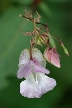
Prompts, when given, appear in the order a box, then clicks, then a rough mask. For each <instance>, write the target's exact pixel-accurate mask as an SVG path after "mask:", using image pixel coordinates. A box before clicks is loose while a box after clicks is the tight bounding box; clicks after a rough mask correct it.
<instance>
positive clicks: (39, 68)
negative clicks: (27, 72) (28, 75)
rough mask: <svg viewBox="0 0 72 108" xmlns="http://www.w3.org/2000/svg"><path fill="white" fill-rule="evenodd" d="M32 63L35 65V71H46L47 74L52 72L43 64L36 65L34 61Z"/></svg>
mask: <svg viewBox="0 0 72 108" xmlns="http://www.w3.org/2000/svg"><path fill="white" fill-rule="evenodd" d="M31 65H32V66H33V67H34V72H39V73H46V74H49V73H50V71H49V70H47V69H46V68H44V67H42V66H41V65H36V64H35V63H33V62H31Z"/></svg>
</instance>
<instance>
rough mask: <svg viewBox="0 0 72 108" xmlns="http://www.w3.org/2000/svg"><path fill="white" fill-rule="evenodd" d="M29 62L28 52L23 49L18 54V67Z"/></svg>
mask: <svg viewBox="0 0 72 108" xmlns="http://www.w3.org/2000/svg"><path fill="white" fill-rule="evenodd" d="M29 60H30V54H29V50H28V49H24V50H23V51H22V52H21V54H20V58H19V64H18V66H21V65H25V64H27V63H28V62H29Z"/></svg>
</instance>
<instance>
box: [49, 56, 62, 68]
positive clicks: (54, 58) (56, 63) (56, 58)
mask: <svg viewBox="0 0 72 108" xmlns="http://www.w3.org/2000/svg"><path fill="white" fill-rule="evenodd" d="M51 63H52V64H53V65H54V66H56V67H58V68H60V59H59V56H58V55H57V54H52V56H51Z"/></svg>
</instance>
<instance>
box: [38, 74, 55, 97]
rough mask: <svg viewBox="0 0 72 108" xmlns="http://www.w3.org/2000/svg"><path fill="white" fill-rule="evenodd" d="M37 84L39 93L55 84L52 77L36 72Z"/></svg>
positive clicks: (48, 89) (46, 90)
mask: <svg viewBox="0 0 72 108" xmlns="http://www.w3.org/2000/svg"><path fill="white" fill-rule="evenodd" d="M37 78H38V82H39V83H38V86H39V89H40V91H41V95H42V94H44V93H46V92H48V91H50V90H52V89H53V88H54V87H55V86H56V81H55V79H53V78H50V77H48V76H46V75H45V74H38V75H37Z"/></svg>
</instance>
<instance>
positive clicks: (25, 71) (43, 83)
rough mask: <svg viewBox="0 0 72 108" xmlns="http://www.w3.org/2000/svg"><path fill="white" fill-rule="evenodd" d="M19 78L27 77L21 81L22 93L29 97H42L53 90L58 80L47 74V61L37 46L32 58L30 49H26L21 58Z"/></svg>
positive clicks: (33, 50)
mask: <svg viewBox="0 0 72 108" xmlns="http://www.w3.org/2000/svg"><path fill="white" fill-rule="evenodd" d="M18 66H19V70H18V73H17V77H18V78H20V79H21V78H23V77H24V78H25V80H24V81H22V82H21V83H20V93H21V95H22V96H24V97H28V98H40V97H41V96H42V94H44V93H46V92H48V91H50V90H52V89H53V88H54V87H55V86H56V81H55V80H54V79H53V78H50V77H48V76H46V75H45V73H46V74H49V70H47V69H46V68H45V66H46V61H45V59H44V58H43V56H42V53H41V52H40V50H38V49H37V48H34V49H32V59H30V54H29V50H28V49H24V50H23V51H22V53H21V55H20V59H19V65H18Z"/></svg>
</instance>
